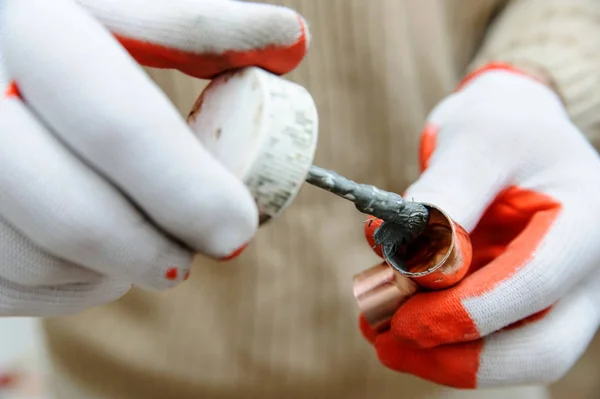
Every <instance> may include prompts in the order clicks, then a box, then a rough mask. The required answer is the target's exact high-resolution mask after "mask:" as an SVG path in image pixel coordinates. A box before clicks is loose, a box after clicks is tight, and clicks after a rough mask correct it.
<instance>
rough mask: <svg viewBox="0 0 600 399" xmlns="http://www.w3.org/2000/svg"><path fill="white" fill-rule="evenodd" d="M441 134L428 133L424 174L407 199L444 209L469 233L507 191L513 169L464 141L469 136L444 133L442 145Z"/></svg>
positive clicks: (431, 130)
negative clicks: (490, 206) (439, 137)
mask: <svg viewBox="0 0 600 399" xmlns="http://www.w3.org/2000/svg"><path fill="white" fill-rule="evenodd" d="M439 132H440V128H439V127H438V126H434V125H429V126H427V128H426V129H425V131H424V133H423V138H422V143H421V154H420V155H421V164H422V168H423V169H424V171H423V173H422V174H421V176H420V177H419V179H418V180H417V181H415V182H414V183H413V184H412V185H411V186H410V187H409V188H408V190H407V191H406V192H405V195H404V196H405V198H406V199H407V200H413V201H418V202H426V203H430V204H433V205H435V206H437V207H439V208H440V209H443V210H444V212H446V213H447V214H448V215H449V216H450V217H451V218H452V219H453V220H454V221H455V222H456V223H458V224H460V225H461V226H462V227H463V228H464V229H465V230H466V231H467V232H469V233H470V232H471V231H472V230H473V229H474V228H475V226H476V225H477V223H478V221H479V220H480V218H481V216H482V215H483V213H484V212H485V211H486V209H487V208H488V207H489V205H490V204H491V203H492V202H493V200H494V198H495V197H496V196H497V195H498V193H499V192H500V191H501V190H502V189H504V188H505V187H506V182H507V180H508V171H509V170H510V168H509V167H508V165H504V163H502V162H492V161H491V159H490V157H489V156H488V154H486V152H485V151H480V150H479V149H478V147H479V146H477V145H474V144H475V143H471V142H469V141H468V140H464V139H465V138H466V137H468V135H460V134H457V135H454V134H451V132H444V133H445V134H446V133H448V134H447V135H446V137H444V140H443V141H440V140H438V135H439ZM436 142H437V143H436Z"/></svg>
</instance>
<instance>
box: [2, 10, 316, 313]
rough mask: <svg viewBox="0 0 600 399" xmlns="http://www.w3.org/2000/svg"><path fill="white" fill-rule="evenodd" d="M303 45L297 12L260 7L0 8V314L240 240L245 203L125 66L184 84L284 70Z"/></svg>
mask: <svg viewBox="0 0 600 399" xmlns="http://www.w3.org/2000/svg"><path fill="white" fill-rule="evenodd" d="M107 28H108V29H107ZM109 30H110V32H109ZM111 32H112V33H111ZM117 39H118V40H119V41H120V42H121V44H123V45H124V46H125V47H126V49H125V48H124V47H123V46H122V45H121V44H120V43H119V41H117ZM307 42H308V37H307V32H306V31H305V26H304V22H303V20H302V19H301V18H300V17H299V16H298V14H297V13H296V12H294V11H292V10H290V9H287V8H282V7H276V6H271V5H261V4H253V3H244V2H237V1H227V0H153V1H147V0H146V1H142V0H80V1H78V2H74V1H69V0H52V1H49V0H4V1H0V55H1V57H0V85H1V86H0V87H2V90H0V94H2V93H4V88H7V91H6V94H5V95H3V96H2V98H0V315H18V316H51V315H58V314H67V313H73V312H78V311H80V310H83V309H85V308H87V307H91V306H96V305H99V304H102V303H105V302H108V301H112V300H114V299H117V298H119V297H121V296H122V295H123V294H124V293H126V292H127V291H128V290H129V288H130V287H131V286H132V285H137V286H140V287H147V288H152V289H166V288H168V287H171V286H173V285H174V284H177V283H179V282H181V281H183V280H184V279H185V278H186V276H187V274H188V271H189V266H190V263H191V260H192V257H193V255H194V254H195V253H197V252H199V253H204V254H206V255H208V256H211V257H214V258H218V259H222V258H224V257H227V256H228V255H229V254H231V253H233V252H235V251H236V250H237V249H238V248H240V247H242V246H243V245H244V244H245V243H247V242H248V241H249V240H251V238H252V237H253V235H254V233H255V230H256V228H257V224H258V215H257V209H256V206H255V203H254V201H253V198H252V196H251V195H250V193H249V192H248V190H247V189H246V188H245V187H244V186H243V184H242V183H241V182H240V181H238V180H237V179H236V178H235V177H234V176H233V175H232V174H230V173H229V172H228V171H227V170H225V169H224V168H223V167H222V166H220V164H219V162H217V160H215V159H213V158H212V157H211V156H210V155H209V154H208V153H207V151H206V150H205V149H204V148H203V147H202V145H201V144H200V142H199V140H198V139H197V138H196V137H194V135H193V133H192V132H191V130H190V129H189V128H188V126H187V125H186V123H185V121H184V120H183V119H182V118H181V117H180V115H179V113H178V112H177V110H176V108H175V107H174V106H173V105H172V104H171V103H170V102H169V101H168V99H167V97H166V96H165V95H164V94H163V93H162V92H161V91H160V90H159V88H158V87H157V86H156V85H155V84H154V83H153V82H152V80H151V79H150V78H149V77H148V76H147V75H146V74H145V73H144V71H143V69H142V68H141V67H140V66H139V65H138V64H137V63H136V61H134V58H135V60H137V61H138V62H141V63H143V64H145V65H149V66H154V67H162V68H176V69H179V70H181V71H183V72H185V73H187V74H190V75H192V76H195V77H198V78H211V77H213V76H215V75H216V74H218V73H220V72H222V71H224V70H229V69H234V68H238V67H242V66H247V65H257V66H261V67H263V68H264V69H267V70H269V71H271V72H274V73H285V72H287V71H289V70H291V69H293V68H294V67H295V66H296V65H297V64H298V63H299V62H300V60H301V59H302V58H303V56H304V54H305V52H306V48H307ZM128 51H129V53H128ZM130 54H131V55H130ZM132 56H133V57H134V58H132ZM11 81H14V82H16V84H9V82H11Z"/></svg>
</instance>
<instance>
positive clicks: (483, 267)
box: [361, 65, 600, 388]
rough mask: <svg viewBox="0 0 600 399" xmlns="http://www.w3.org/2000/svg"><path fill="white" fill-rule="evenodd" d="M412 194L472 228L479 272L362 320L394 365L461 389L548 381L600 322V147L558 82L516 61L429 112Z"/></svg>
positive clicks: (487, 71)
mask: <svg viewBox="0 0 600 399" xmlns="http://www.w3.org/2000/svg"><path fill="white" fill-rule="evenodd" d="M421 152H422V153H421V156H422V161H423V165H422V166H423V168H424V169H425V171H424V172H423V174H422V175H421V176H420V178H419V179H418V181H416V182H415V183H414V184H413V185H412V186H411V187H410V188H409V189H408V191H407V192H406V194H405V195H406V197H407V198H410V199H413V198H414V200H416V201H424V202H429V203H432V204H435V205H438V206H439V207H440V208H441V209H443V210H445V211H446V212H448V214H449V215H450V216H451V217H452V218H453V219H454V220H455V221H456V222H458V223H459V224H460V225H462V226H464V227H465V229H466V230H467V231H468V232H469V233H470V235H471V239H472V244H473V261H472V263H471V268H470V270H469V273H470V274H469V275H468V276H467V277H466V278H465V279H464V280H463V281H461V282H460V283H458V285H456V286H454V287H452V288H450V289H447V290H445V291H440V292H426V293H420V294H417V295H416V296H414V297H412V298H411V299H409V300H408V301H407V302H406V303H405V304H404V305H403V306H402V307H401V308H400V309H399V310H398V312H397V313H396V314H395V316H394V319H393V320H392V324H391V328H390V329H389V330H388V331H386V332H384V333H382V334H378V335H377V334H375V333H374V332H373V331H372V330H370V329H369V328H368V327H367V325H366V324H365V323H364V320H363V322H362V323H361V328H362V330H363V332H364V333H365V335H366V336H367V338H368V339H370V340H371V341H372V342H373V343H374V345H375V348H376V351H377V355H378V357H379V359H380V360H381V362H382V363H383V364H384V365H386V366H387V367H389V368H391V369H393V370H396V371H399V372H406V373H411V374H415V375H417V376H420V377H422V378H425V379H429V380H431V381H435V382H437V383H440V384H445V385H450V386H454V387H458V388H482V387H491V386H502V385H520V384H537V383H550V382H553V381H556V380H557V379H559V378H561V377H562V376H563V375H564V374H565V373H566V372H567V371H568V370H569V369H570V368H571V366H572V365H573V364H574V363H575V362H576V361H577V359H578V358H579V357H580V355H581V354H582V353H583V352H584V351H585V349H586V347H587V345H588V344H589V342H590V341H591V339H592V338H593V336H594V333H595V332H596V330H597V328H598V324H599V321H600V272H599V270H600V158H599V156H598V154H597V152H596V151H595V150H594V148H593V147H592V146H591V145H590V144H589V143H588V141H586V138H585V137H584V136H583V134H582V133H581V132H580V131H579V130H578V129H577V127H575V125H574V124H573V123H572V122H571V121H570V120H569V115H568V114H567V112H566V111H565V109H564V107H563V105H562V103H561V100H560V99H559V97H558V96H557V95H556V94H555V93H554V92H553V91H552V90H551V89H550V88H549V87H547V86H545V85H543V84H542V83H539V82H538V81H536V80H534V79H533V78H530V77H528V76H525V75H522V74H520V73H519V72H517V71H515V70H513V69H511V68H510V67H507V66H501V65H492V66H490V67H488V68H484V69H483V70H481V71H479V72H478V73H476V74H475V75H474V76H472V77H471V78H470V79H469V80H468V81H467V82H466V83H465V84H464V85H463V86H462V87H461V88H460V89H459V90H458V91H457V92H456V93H455V94H453V95H451V96H449V97H448V98H447V99H445V100H444V101H442V102H441V103H440V104H439V105H438V106H437V107H436V108H435V109H434V110H433V111H432V113H431V115H430V117H429V124H428V125H427V128H426V129H425V132H424V136H423V141H422V151H421Z"/></svg>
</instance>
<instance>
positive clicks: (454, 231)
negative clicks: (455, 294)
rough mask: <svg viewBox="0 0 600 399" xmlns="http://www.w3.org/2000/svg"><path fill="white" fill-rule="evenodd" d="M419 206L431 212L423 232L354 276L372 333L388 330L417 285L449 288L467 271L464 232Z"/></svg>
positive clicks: (439, 212)
mask: <svg viewBox="0 0 600 399" xmlns="http://www.w3.org/2000/svg"><path fill="white" fill-rule="evenodd" d="M423 205H425V207H426V208H427V210H428V211H429V213H430V216H429V223H428V224H427V227H426V228H425V230H424V231H423V233H422V234H421V235H419V237H417V238H416V239H415V240H414V241H412V242H410V243H409V244H408V245H405V246H401V247H399V248H398V249H397V250H396V251H395V252H394V253H384V254H383V255H384V258H385V263H382V264H380V265H377V266H374V267H372V268H370V269H367V270H365V271H363V272H361V273H358V274H357V275H355V276H354V279H353V280H354V282H353V286H354V296H355V298H356V301H357V303H358V307H359V309H360V311H361V313H362V314H363V316H364V317H365V319H366V321H367V323H369V325H370V326H371V328H373V329H374V330H375V331H381V330H385V329H386V328H388V327H389V323H390V321H391V319H392V317H393V315H394V313H396V311H397V310H398V309H399V308H400V306H402V304H404V302H406V301H407V300H408V299H409V298H410V297H411V296H413V295H414V294H416V293H417V292H418V291H420V290H421V289H426V290H439V289H444V288H448V287H451V286H453V285H454V284H456V283H458V282H459V281H460V280H461V279H462V278H463V277H464V276H465V275H466V274H467V271H468V270H469V266H470V264H471V258H472V248H471V239H470V238H469V235H468V234H467V232H466V231H465V230H464V229H463V228H462V227H461V226H460V225H458V224H457V223H455V222H454V221H452V219H450V217H449V216H448V215H446V214H445V213H444V212H443V211H442V210H441V209H439V208H437V207H436V206H434V205H431V204H423Z"/></svg>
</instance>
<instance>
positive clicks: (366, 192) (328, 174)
mask: <svg viewBox="0 0 600 399" xmlns="http://www.w3.org/2000/svg"><path fill="white" fill-rule="evenodd" d="M306 182H307V183H309V184H312V185H313V186H316V187H319V188H321V189H323V190H326V191H329V192H330V193H332V194H335V195H337V196H339V197H342V198H344V199H346V200H348V201H351V202H353V203H354V205H355V207H356V209H358V211H360V212H362V213H364V214H367V215H371V216H375V217H376V218H379V219H381V220H383V221H384V222H387V224H388V228H393V229H394V230H395V234H394V235H395V236H396V237H397V241H399V242H398V243H401V242H407V241H411V240H412V239H414V238H415V237H417V236H418V235H419V234H421V233H422V232H423V230H425V227H426V226H427V223H428V221H429V211H428V210H427V208H426V207H425V206H424V205H423V204H420V203H418V202H412V201H406V200H405V199H404V198H402V197H401V196H400V195H398V194H396V193H392V192H389V191H384V190H381V189H379V188H377V187H375V186H372V185H368V184H360V183H356V182H354V181H352V180H350V179H347V178H345V177H344V176H341V175H340V174H338V173H336V172H334V171H331V170H327V169H323V168H320V167H318V166H314V165H313V166H311V168H310V170H309V172H308V176H307V177H306ZM390 223H393V224H394V226H391V225H390ZM384 224H386V223H384ZM382 227H383V225H382Z"/></svg>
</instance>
